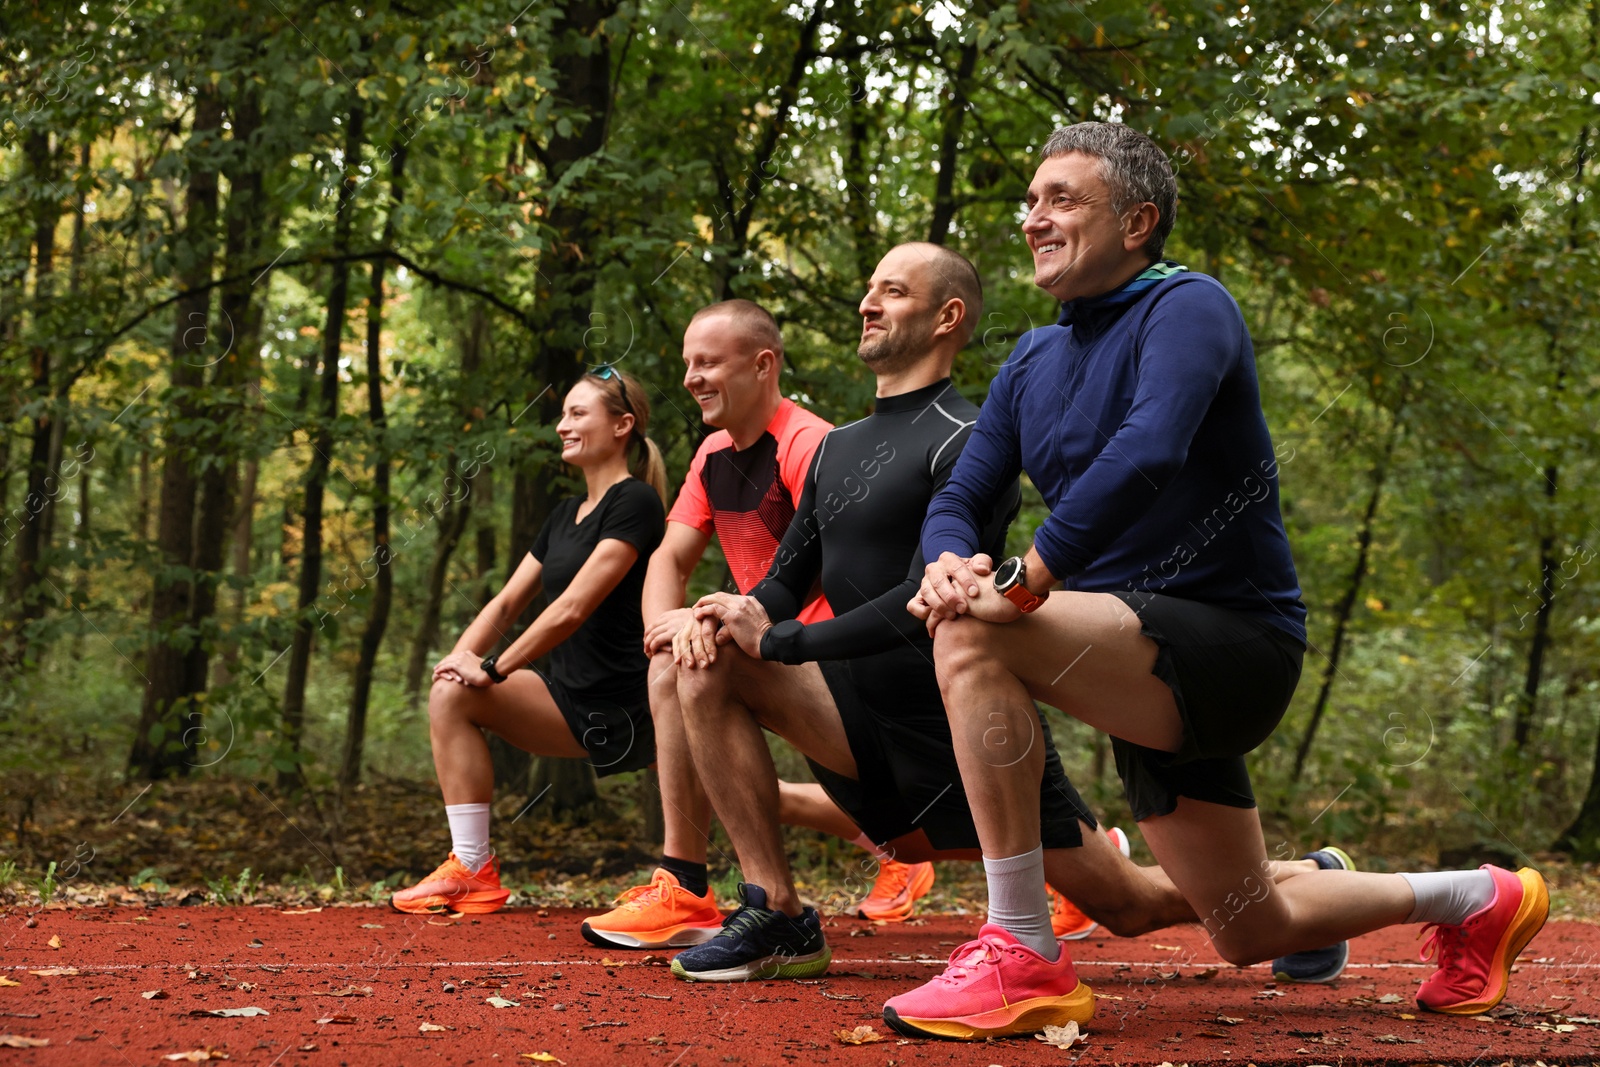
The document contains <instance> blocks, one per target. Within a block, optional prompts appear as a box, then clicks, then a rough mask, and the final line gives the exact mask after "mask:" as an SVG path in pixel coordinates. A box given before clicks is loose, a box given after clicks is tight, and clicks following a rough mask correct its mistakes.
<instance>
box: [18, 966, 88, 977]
mask: <svg viewBox="0 0 1600 1067" xmlns="http://www.w3.org/2000/svg"><path fill="white" fill-rule="evenodd" d="M28 973H29V974H36V975H38V976H39V977H40V978H58V977H61V976H63V975H71V974H77V973H78V968H76V967H45V968H43V969H41V970H37V971H29V972H28Z"/></svg>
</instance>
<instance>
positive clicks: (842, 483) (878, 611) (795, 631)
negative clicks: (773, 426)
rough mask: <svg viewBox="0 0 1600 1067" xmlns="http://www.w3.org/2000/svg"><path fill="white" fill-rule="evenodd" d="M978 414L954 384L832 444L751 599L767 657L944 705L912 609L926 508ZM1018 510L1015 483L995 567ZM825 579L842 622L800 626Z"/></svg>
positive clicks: (902, 398)
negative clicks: (844, 673)
mask: <svg viewBox="0 0 1600 1067" xmlns="http://www.w3.org/2000/svg"><path fill="white" fill-rule="evenodd" d="M977 417H978V408H977V407H976V406H975V405H974V404H973V403H972V402H971V401H969V400H967V399H966V398H964V397H963V396H962V395H961V394H960V393H958V392H956V390H955V389H954V387H952V385H951V384H950V379H948V378H945V379H943V380H942V381H938V382H935V383H933V384H932V385H929V386H925V387H923V388H921V389H918V390H916V391H914V392H910V393H901V394H900V395H898V396H887V397H882V398H880V399H879V400H878V404H877V409H876V410H875V411H874V412H873V413H872V414H871V415H869V416H868V417H867V418H865V419H861V420H860V421H858V422H853V423H850V424H849V425H848V426H841V427H839V428H838V429H836V430H832V431H830V432H829V434H828V436H827V437H825V438H823V440H822V444H821V445H820V446H819V447H818V448H817V454H816V457H815V458H814V459H813V460H812V461H811V472H810V474H809V475H808V476H807V478H806V486H805V491H804V493H803V494H802V495H801V497H800V504H799V506H798V507H797V508H796V510H795V517H794V521H793V522H791V523H790V524H789V529H788V531H787V532H786V533H785V534H784V536H783V542H782V543H781V544H780V545H779V546H778V555H777V558H776V559H775V560H774V561H773V566H772V571H771V573H769V574H768V575H767V577H766V578H765V579H764V580H763V581H762V582H761V584H759V585H757V586H756V587H755V588H754V589H752V590H751V591H750V595H751V596H753V597H755V598H756V599H757V600H759V601H761V604H762V606H763V607H764V608H766V610H767V616H768V617H769V618H771V619H772V621H773V622H774V623H775V625H774V626H773V627H772V629H770V630H768V631H767V632H766V634H765V635H763V637H762V640H761V655H762V658H764V659H771V660H777V661H779V662H782V663H804V662H807V661H810V660H824V659H849V660H851V671H852V673H853V675H854V677H855V679H856V681H857V683H858V685H860V686H862V687H863V688H864V689H868V690H871V691H872V692H871V693H870V694H869V695H871V696H875V697H881V698H882V699H883V700H885V701H888V702H911V703H916V702H917V701H921V702H923V704H924V705H929V702H932V703H931V705H930V706H935V707H937V706H938V699H939V687H938V681H937V679H936V678H935V677H934V673H933V639H932V638H930V637H929V636H928V632H927V629H926V627H925V626H924V625H923V623H922V621H921V620H919V619H918V618H917V617H916V616H914V615H912V614H911V613H910V612H909V611H907V610H906V602H907V601H908V600H910V599H911V598H912V597H913V596H915V595H916V594H917V589H918V587H919V586H920V585H921V582H922V575H923V570H924V568H923V560H922V548H921V545H920V543H919V542H920V538H921V534H922V519H923V516H924V515H926V514H927V511H928V502H929V501H930V500H932V499H933V496H934V494H935V493H937V492H938V491H939V490H940V489H941V488H942V487H943V486H944V483H945V482H946V480H948V479H949V477H950V471H951V470H952V468H954V467H955V462H956V457H957V456H958V455H960V454H961V450H962V448H963V447H965V445H966V443H967V438H968V437H970V436H971V434H972V426H973V423H974V422H975V421H976V420H977ZM1019 502H1020V495H1019V492H1018V488H1017V483H1016V482H1015V481H1012V482H1011V483H1010V484H1009V485H1007V486H1005V487H1004V489H1003V490H1002V491H1001V492H999V493H997V494H996V496H995V511H994V513H993V514H992V516H991V517H990V520H989V522H988V524H987V526H986V529H985V530H984V540H983V550H984V551H985V552H988V553H989V554H990V555H992V556H994V557H995V558H996V559H999V558H1001V556H1002V555H1003V554H1004V550H1005V536H1006V527H1007V526H1009V525H1010V524H1011V520H1012V519H1014V518H1016V515H1017V509H1018V505H1019ZM819 578H820V579H821V582H822V591H823V592H824V593H825V594H827V597H828V603H830V604H832V605H833V613H834V617H833V618H832V619H829V620H826V621H824V622H815V623H812V624H810V625H809V626H807V625H802V624H801V623H800V622H798V621H797V620H795V615H796V614H797V613H798V610H799V605H800V604H801V603H803V602H804V599H805V598H806V596H807V595H808V594H809V592H810V590H811V587H812V584H813V583H814V582H816V581H817V580H818V579H819ZM918 683H920V684H918Z"/></svg>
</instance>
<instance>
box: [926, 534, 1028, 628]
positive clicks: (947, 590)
mask: <svg viewBox="0 0 1600 1067" xmlns="http://www.w3.org/2000/svg"><path fill="white" fill-rule="evenodd" d="M906 610H907V611H909V612H911V614H913V615H915V616H916V617H917V618H919V619H921V620H922V621H923V622H924V623H925V624H926V625H927V627H928V635H929V636H930V637H931V636H932V635H933V632H934V631H935V630H937V629H938V628H939V624H940V623H942V622H944V621H946V620H947V619H954V618H956V617H958V616H961V615H967V616H970V617H971V618H974V619H979V620H982V621H983V622H1012V621H1014V620H1016V619H1020V618H1021V617H1022V611H1021V609H1019V608H1018V607H1017V606H1016V605H1015V604H1013V603H1012V602H1011V601H1009V600H1007V599H1006V598H1005V597H1004V596H1002V595H1000V594H999V593H997V592H995V589H994V560H993V559H991V558H990V557H989V556H988V555H987V554H985V553H983V552H979V553H978V554H977V555H975V556H970V557H967V558H963V557H961V556H958V555H956V554H955V553H954V552H944V553H941V554H940V556H939V558H938V559H936V560H934V561H933V562H932V563H930V564H928V566H927V568H926V569H925V570H924V571H923V574H922V585H921V587H920V588H919V589H918V590H917V595H916V596H914V597H912V598H911V599H910V600H909V601H907V602H906Z"/></svg>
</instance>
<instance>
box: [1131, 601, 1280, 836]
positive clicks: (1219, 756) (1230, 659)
mask: <svg viewBox="0 0 1600 1067" xmlns="http://www.w3.org/2000/svg"><path fill="white" fill-rule="evenodd" d="M1115 595H1116V596H1117V597H1118V598H1120V599H1121V600H1122V601H1123V603H1125V604H1127V605H1128V607H1129V608H1131V609H1132V610H1133V612H1134V614H1136V615H1138V616H1139V623H1140V632H1141V633H1143V634H1144V636H1146V637H1148V638H1150V639H1151V640H1152V641H1154V642H1155V643H1156V645H1157V646H1159V648H1160V651H1159V652H1157V653H1156V662H1155V666H1154V667H1152V668H1151V669H1150V671H1151V673H1152V674H1154V675H1155V676H1156V677H1157V678H1160V679H1161V680H1162V681H1163V682H1165V683H1166V684H1167V688H1169V689H1171V690H1172V700H1173V702H1174V703H1175V704H1177V706H1178V715H1179V717H1180V718H1182V720H1183V743H1182V745H1181V746H1180V747H1179V749H1178V751H1176V752H1162V751H1161V750H1159V749H1154V748H1145V747H1144V746H1143V745H1135V744H1133V743H1132V742H1129V741H1124V740H1122V739H1120V738H1112V739H1111V746H1112V750H1113V751H1114V752H1115V753H1116V757H1117V773H1118V774H1119V775H1121V776H1122V788H1123V791H1124V793H1125V794H1126V795H1127V798H1128V806H1129V807H1130V808H1132V809H1133V817H1134V819H1135V820H1142V819H1147V818H1149V817H1150V816H1152V815H1170V814H1172V810H1173V809H1174V808H1175V807H1177V804H1178V798H1179V797H1190V798H1192V799H1194V800H1204V801H1209V802H1211V803H1213V804H1226V805H1228V806H1230V807H1235V808H1253V807H1255V806H1256V797H1255V793H1254V792H1253V791H1252V790H1251V788H1250V775H1249V772H1248V771H1247V770H1246V769H1245V763H1244V755H1245V753H1246V752H1249V751H1250V750H1252V749H1254V748H1255V747H1256V746H1257V745H1259V744H1261V742H1263V741H1265V740H1266V739H1267V737H1268V736H1269V735H1270V734H1271V733H1272V731H1273V730H1274V729H1276V728H1277V726H1278V722H1279V720H1281V719H1282V718H1283V713H1284V712H1285V711H1287V710H1288V708H1289V700H1290V698H1291V697H1293V696H1294V688H1295V685H1296V684H1297V683H1298V682H1299V681H1300V664H1301V660H1302V658H1303V657H1304V656H1305V650H1306V646H1305V643H1304V642H1302V641H1299V640H1297V639H1296V638H1294V637H1292V636H1291V635H1289V634H1288V633H1285V632H1284V631H1283V630H1280V629H1279V628H1278V627H1276V626H1274V625H1272V624H1271V623H1269V622H1265V621H1263V620H1261V619H1259V618H1257V617H1255V616H1252V615H1245V614H1243V613H1241V612H1237V611H1229V610H1228V609H1227V608H1219V607H1215V606H1213V605H1211V604H1201V603H1199V602H1197V601H1193V600H1180V599H1178V598H1177V597H1170V596H1165V595H1163V594H1160V593H1139V592H1128V593H1117V594H1115Z"/></svg>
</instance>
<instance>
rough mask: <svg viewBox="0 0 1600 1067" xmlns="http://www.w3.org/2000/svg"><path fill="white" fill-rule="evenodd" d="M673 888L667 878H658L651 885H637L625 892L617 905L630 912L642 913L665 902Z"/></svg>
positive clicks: (618, 899)
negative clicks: (653, 905)
mask: <svg viewBox="0 0 1600 1067" xmlns="http://www.w3.org/2000/svg"><path fill="white" fill-rule="evenodd" d="M671 888H672V887H671V886H669V885H668V884H667V880H666V879H665V878H657V879H655V880H653V881H651V883H650V884H649V885H636V886H634V887H633V888H632V889H625V890H623V892H622V895H621V896H620V897H618V898H617V903H618V904H619V905H621V906H622V907H624V908H626V909H628V910H629V911H642V910H643V909H645V908H648V907H649V906H650V905H652V904H654V903H656V902H657V901H660V900H665V899H666V897H667V894H668V892H669V891H670V890H671Z"/></svg>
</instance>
